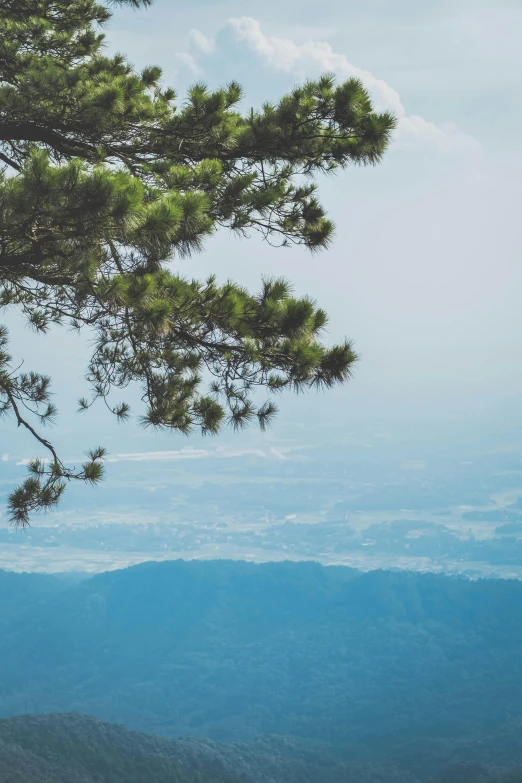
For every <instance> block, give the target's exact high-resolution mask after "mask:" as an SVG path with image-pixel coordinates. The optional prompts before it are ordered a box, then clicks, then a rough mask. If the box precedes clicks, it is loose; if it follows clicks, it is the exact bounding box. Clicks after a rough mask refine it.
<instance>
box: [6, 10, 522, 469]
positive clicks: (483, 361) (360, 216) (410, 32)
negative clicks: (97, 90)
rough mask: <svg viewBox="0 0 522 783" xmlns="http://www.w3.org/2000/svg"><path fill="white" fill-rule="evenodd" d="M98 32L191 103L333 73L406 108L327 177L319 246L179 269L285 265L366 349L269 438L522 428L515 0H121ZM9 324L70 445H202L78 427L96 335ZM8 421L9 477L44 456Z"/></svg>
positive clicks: (257, 250) (264, 93) (243, 444)
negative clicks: (377, 145)
mask: <svg viewBox="0 0 522 783" xmlns="http://www.w3.org/2000/svg"><path fill="white" fill-rule="evenodd" d="M106 33H107V48H108V50H109V51H122V52H124V53H126V54H128V55H129V57H130V59H131V61H132V62H133V63H134V64H135V65H136V66H137V67H139V68H141V67H143V66H145V65H150V64H159V65H160V66H162V68H163V73H164V81H165V83H168V84H169V85H171V86H174V87H175V89H176V90H177V93H178V95H179V99H180V100H183V95H184V93H185V91H186V89H187V87H188V86H189V85H190V84H191V83H194V81H205V82H207V83H208V84H209V85H210V86H211V87H217V86H219V85H221V84H223V83H226V82H227V81H229V80H231V79H234V80H238V81H240V82H241V83H242V85H243V87H244V91H245V99H244V108H245V110H247V109H248V108H249V106H250V105H259V104H260V103H261V102H262V101H263V100H274V99H276V98H277V97H278V96H279V95H280V94H282V93H284V92H285V91H287V90H289V89H291V88H292V87H293V86H294V85H295V84H297V83H299V82H300V81H302V80H304V79H306V78H309V77H312V78H313V77H317V76H319V75H320V74H321V73H323V72H325V71H329V72H333V73H335V74H336V76H337V77H338V78H339V79H340V80H342V79H344V78H348V77H350V76H353V75H355V76H358V77H359V78H361V79H362V80H363V82H364V83H365V84H366V86H367V87H368V89H369V90H370V93H371V95H372V97H373V99H374V102H375V105H376V106H377V107H378V108H386V109H391V110H392V111H394V112H395V114H396V115H397V117H398V119H399V123H398V129H397V132H396V134H395V137H394V140H393V144H392V146H391V148H390V150H389V152H388V153H387V155H386V157H385V159H384V161H383V162H382V163H381V164H380V165H379V166H377V167H375V168H359V169H348V170H346V171H344V172H342V173H341V174H339V175H338V176H337V177H335V178H329V179H327V180H323V181H320V193H321V198H322V200H323V202H324V203H325V204H326V206H327V208H328V211H329V213H330V215H331V216H332V218H333V219H334V221H335V223H336V226H337V229H336V236H335V241H334V243H333V245H332V247H331V249H330V250H328V251H327V252H323V253H322V254H321V255H314V256H311V255H310V254H308V253H307V252H306V251H305V250H303V249H296V248H294V249H288V250H277V249H274V248H271V247H269V246H267V245H266V244H264V243H263V242H261V241H260V240H259V239H258V238H256V237H254V238H252V239H250V240H248V241H245V240H238V239H236V238H231V237H230V236H228V235H226V234H219V235H217V236H216V237H214V238H212V239H211V240H209V241H208V243H207V246H206V248H205V251H204V252H203V253H202V254H201V255H200V256H198V257H195V258H193V259H191V260H189V261H187V260H185V261H183V262H175V265H176V266H179V269H180V271H181V272H182V273H183V274H186V275H187V276H190V277H201V278H202V277H205V276H207V275H208V274H210V273H215V274H216V275H217V277H218V279H220V280H226V279H228V278H232V279H235V280H237V281H240V282H241V283H243V284H245V285H247V286H248V287H249V288H252V289H255V288H256V287H257V286H258V285H259V281H260V279H261V277H262V276H266V275H283V276H285V277H287V278H289V279H290V280H291V281H292V282H293V284H294V286H295V289H296V291H297V292H298V293H300V294H311V295H312V296H313V297H314V298H316V300H317V301H318V303H319V304H320V305H321V306H323V307H324V308H325V309H326V310H327V312H328V313H329V316H330V328H329V335H328V338H329V339H331V341H332V342H333V341H335V340H338V339H339V338H343V337H345V336H347V337H349V338H351V339H353V340H354V343H355V346H356V348H357V350H358V352H359V353H360V354H361V361H360V363H359V365H358V367H357V371H356V374H355V377H354V379H353V381H352V382H351V383H350V384H349V385H348V386H347V387H345V388H342V389H339V390H336V391H334V392H331V393H328V395H327V396H323V395H321V396H319V397H318V396H317V395H315V394H314V395H311V396H304V397H302V398H297V399H296V398H292V397H286V398H285V399H284V401H283V403H282V405H281V413H280V416H279V419H278V421H277V422H276V424H275V425H274V429H273V431H272V433H271V434H270V435H269V436H267V437H268V438H269V439H271V441H270V442H275V441H278V440H279V441H283V440H284V439H285V438H287V437H288V432H289V431H290V430H291V431H292V432H293V433H294V435H293V436H292V437H295V432H299V433H301V434H300V435H299V437H300V438H301V439H302V443H303V444H307V445H310V444H313V443H314V442H316V440H317V439H319V438H320V433H321V432H322V431H324V430H326V429H328V428H332V427H334V428H337V429H338V430H339V432H345V431H352V430H354V429H357V428H359V427H360V428H362V429H364V428H367V429H368V431H372V432H375V431H382V432H392V431H394V428H395V429H397V427H399V425H400V428H402V429H403V430H404V429H405V428H406V429H408V431H409V432H411V434H412V437H422V438H424V439H425V440H427V441H428V440H430V439H436V438H437V433H438V432H440V427H441V426H442V423H445V426H446V429H445V430H444V431H445V432H448V433H452V437H454V438H457V439H458V438H459V437H461V435H460V434H459V433H461V428H462V425H463V423H464V424H465V425H466V427H467V430H466V431H467V432H469V431H470V430H473V429H475V430H479V431H484V432H485V431H486V430H488V431H489V430H492V429H493V430H494V429H495V427H497V426H498V427H499V428H500V429H502V431H504V430H506V429H507V430H509V427H510V426H512V425H513V426H514V427H518V425H519V424H520V412H519V411H520V396H521V391H522V362H521V361H520V360H521V345H522V328H521V327H522V309H521V308H520V291H521V285H522V263H521V259H520V254H521V247H522V242H521V238H522V237H521V234H522V229H521V225H522V221H520V219H519V215H518V212H519V210H520V204H521V203H522V199H521V195H522V193H521V190H522V184H521V183H522V152H521V149H520V138H521V135H522V134H521V131H522V68H521V65H522V49H521V48H520V35H521V33H522V8H521V7H520V4H519V3H518V2H515V0H513V2H502V1H499V0H495V1H493V0H487V1H483V2H480V0H469V2H464V1H456V0H452V1H451V2H449V0H447V2H446V1H443V0H425V1H424V2H422V3H418V2H413V0H400V1H398V2H389V1H388V2H384V0H371V1H370V2H365V3H361V2H358V3H355V2H353V0H348V2H346V0H343V2H341V1H340V0H323V1H322V2H320V3H318V2H299V3H297V2H294V1H293V0H285V3H280V2H277V3H276V2H275V0H265V2H264V3H262V4H260V3H254V2H251V0H241V2H240V1H239V0H231V1H230V2H215V0H212V2H210V1H208V2H207V1H206V0H183V1H182V2H175V1H174V0H156V2H155V4H154V5H153V7H152V8H150V9H148V10H140V11H131V10H129V9H118V10H117V11H116V12H115V15H114V18H113V20H112V22H111V23H110V25H109V26H108V28H107V31H106ZM2 320H3V321H5V322H7V323H8V324H9V327H10V329H11V333H12V337H13V349H14V350H13V352H14V355H15V356H21V357H23V358H24V361H25V366H26V367H29V366H31V367H35V369H39V370H42V369H43V370H44V371H47V372H49V374H51V375H52V377H53V380H54V388H55V390H56V396H57V402H58V406H59V409H60V412H61V416H60V418H59V423H58V425H57V427H56V428H55V430H54V432H53V433H52V435H53V438H54V440H55V442H57V443H58V445H60V446H61V448H62V451H63V453H65V454H67V456H71V457H73V456H77V454H78V452H81V451H83V450H84V447H85V448H87V447H88V446H91V445H96V444H97V443H98V442H103V443H104V445H107V447H108V448H109V450H110V451H111V452H112V453H113V454H127V453H163V452H168V451H172V450H178V449H182V448H194V449H198V448H201V447H202V446H201V438H200V437H199V436H196V435H194V436H191V437H190V438H189V439H188V440H186V439H182V438H181V436H179V437H178V436H169V435H162V434H156V435H152V434H150V433H144V432H143V430H141V429H139V428H138V427H137V426H136V425H135V424H133V423H131V424H130V425H129V426H127V427H125V428H122V427H121V426H117V425H116V424H114V423H113V422H111V421H109V420H108V418H107V416H106V415H105V414H104V412H103V411H102V410H101V409H99V410H98V412H97V413H91V414H89V415H88V416H87V417H86V418H83V419H80V418H79V417H77V416H76V414H75V413H74V411H75V409H76V400H77V399H78V397H80V396H82V393H83V386H82V372H83V368H84V366H85V363H86V360H87V357H88V344H87V342H86V341H85V340H84V341H83V342H82V341H81V340H78V338H76V337H73V336H71V335H66V334H63V333H61V332H59V331H54V332H52V333H51V335H50V336H49V337H46V338H43V339H42V338H41V337H37V336H33V335H31V334H30V333H29V332H28V331H27V329H26V328H25V327H24V326H23V325H21V324H20V323H19V322H18V321H17V319H16V317H15V316H14V315H10V314H7V315H5V316H3V315H2ZM132 401H133V402H136V403H138V400H137V399H136V400H132ZM135 412H136V413H137V414H138V413H139V408H138V407H136V410H135ZM448 422H450V423H451V424H452V427H450V428H449V429H448V427H447V424H448ZM2 427H3V429H2V432H1V433H0V458H1V459H2V460H3V461H2V462H0V470H2V466H4V468H5V469H7V466H9V467H10V468H13V469H14V467H15V466H16V465H17V463H20V462H22V461H23V460H24V459H25V458H27V457H29V456H32V455H33V454H34V453H36V450H35V448H34V444H32V443H31V441H30V440H29V438H25V436H24V435H20V433H19V432H17V431H16V430H15V428H14V426H12V425H10V424H5V425H4V424H2ZM292 428H293V430H292ZM463 437H464V436H463ZM256 438H257V439H258V441H259V438H260V436H257V435H255V434H253V433H248V434H244V435H240V436H231V435H230V434H225V435H224V436H223V438H222V440H221V441H220V443H221V444H223V446H227V447H228V444H236V445H235V448H238V449H241V448H247V447H248V444H250V443H251V442H253V441H255V440H256ZM258 441H256V442H258ZM205 447H206V446H205ZM217 447H218V446H216V444H214V447H213V448H217ZM19 467H20V469H21V466H19ZM9 476H10V478H9V482H10V481H11V472H10V473H9Z"/></svg>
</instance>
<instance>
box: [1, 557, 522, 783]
mask: <svg viewBox="0 0 522 783" xmlns="http://www.w3.org/2000/svg"><path fill="white" fill-rule="evenodd" d="M0 630H1V632H2V633H1V637H0V714H1V715H3V716H5V717H6V718H7V717H10V716H13V715H17V714H18V715H20V714H27V713H57V712H58V713H63V712H77V713H86V714H90V715H94V716H96V717H97V718H100V719H103V720H107V721H110V722H117V723H121V724H124V725H125V726H127V727H128V728H132V729H139V730H143V731H148V732H151V733H154V734H157V735H164V736H170V737H180V736H192V737H200V738H205V741H207V740H212V741H214V742H216V741H221V742H225V743H229V744H230V743H241V746H242V747H243V748H244V747H245V746H247V747H248V748H249V749H250V750H249V751H248V752H251V750H252V743H254V745H255V747H256V748H257V750H256V752H259V747H260V745H259V744H260V743H261V744H263V743H265V745H263V747H265V749H266V747H267V746H266V743H268V747H269V748H270V753H272V755H274V754H275V756H276V757H277V755H278V753H279V751H277V753H275V751H274V748H275V747H278V748H279V747H281V744H280V743H281V742H282V741H283V740H282V739H281V738H284V742H285V743H287V744H288V743H290V747H292V748H293V749H294V750H293V751H292V752H293V754H294V755H293V758H294V759H297V758H300V757H301V758H302V755H301V756H300V755H299V754H303V753H305V751H306V750H308V751H310V752H313V757H314V758H315V759H318V758H321V759H323V761H321V765H322V766H321V768H322V769H328V765H331V764H334V763H335V764H341V765H345V766H344V767H342V769H343V770H344V771H343V773H342V774H343V775H345V777H342V778H339V777H337V778H335V777H333V778H326V779H328V780H330V779H331V780H332V781H334V783H337V781H338V780H339V781H344V780H351V778H348V777H346V775H347V774H348V772H347V771H346V770H352V769H353V768H354V766H353V765H356V764H362V765H366V764H368V763H371V764H372V765H373V768H372V772H371V774H372V775H374V778H375V774H381V773H380V771H379V770H382V769H385V770H386V775H388V777H385V778H382V780H383V783H388V781H389V780H395V779H396V778H393V777H392V778H390V777H389V776H390V775H394V774H395V772H394V771H393V770H400V775H402V777H399V779H400V780H401V781H408V780H420V779H423V780H425V779H427V778H429V777H430V776H433V775H436V774H439V772H440V771H441V770H442V769H444V768H447V767H448V765H453V764H460V763H472V762H473V763H478V764H482V765H487V764H490V765H496V766H498V767H507V766H509V765H511V764H521V765H522V583H519V582H516V581H497V580H483V581H476V582H472V581H468V580H466V579H463V578H450V577H444V576H435V575H429V574H427V575H421V574H412V573H406V572H381V571H376V572H371V573H368V574H362V573H360V572H358V571H354V570H351V569H345V568H338V567H329V568H326V567H322V566H320V565H317V564H314V563H301V564H295V563H281V564H265V565H253V564H247V563H241V562H237V563H232V562H219V561H215V562H183V561H175V562H167V563H149V564H144V565H141V566H136V567H133V568H129V569H126V570H124V571H116V572H110V573H105V574H102V575H99V576H96V577H94V578H91V579H87V580H85V581H83V582H80V583H79V584H72V585H71V584H69V583H68V582H67V581H64V580H58V579H53V578H51V577H46V576H37V575H17V574H10V573H6V572H3V573H0ZM23 720H28V719H23ZM35 720H36V719H34V718H33V719H31V721H33V723H31V725H33V726H34V725H35V724H34V721H35ZM42 720H43V721H44V724H42V725H44V726H45V725H48V724H46V723H45V721H49V720H51V719H50V718H45V719H43V718H42ZM53 720H58V718H56V719H53ZM60 720H65V718H63V719H62V718H61V719H60ZM67 720H71V719H67ZM75 720H80V718H77V719H75ZM81 720H83V719H81ZM8 725H9V726H11V725H22V726H23V725H25V724H24V723H23V721H22V723H20V724H16V722H14V723H13V722H12V721H8V722H7V723H4V724H3V726H4V727H5V726H8ZM38 725H39V724H38ZM52 725H53V726H54V725H55V724H54V723H53V724H52ZM60 725H61V724H60ZM74 725H76V724H74ZM96 726H98V724H96ZM98 729H99V726H98V728H97V729H96V730H97V731H98ZM39 730H40V729H38V731H39ZM46 730H47V729H46ZM54 730H55V729H53V731H54ZM100 730H101V729H100ZM107 731H109V730H108V729H107ZM2 736H3V735H2ZM158 742H159V740H158ZM274 743H275V744H274ZM278 743H279V744H278ZM191 747H192V745H191ZM198 747H199V745H198ZM205 747H207V746H205ZM208 747H210V745H208ZM212 747H213V746H212ZM285 747H288V745H287V746H285ZM241 752H243V751H241ZM245 752H246V751H245ZM252 752H253V751H252ZM286 753H287V751H286V750H285V753H284V754H283V753H282V755H283V756H284V757H285V758H286ZM326 759H328V761H326ZM334 759H335V760H336V761H335V762H334V761H333V760H334ZM285 763H286V762H285ZM310 764H311V762H310ZM346 765H348V766H346ZM264 766H265V767H266V763H265V764H264ZM294 767H296V768H298V764H297V761H294ZM236 768H239V767H236ZM241 769H242V767H241ZM364 769H365V770H366V769H367V768H366V767H364ZM459 769H461V768H459ZM376 770H377V771H376ZM82 774H83V773H82ZM245 774H246V773H245ZM332 774H333V773H332ZM336 774H337V773H336ZM350 774H351V773H350ZM358 774H359V773H358ZM365 774H366V772H365ZM459 774H460V773H459ZM303 775H304V773H303ZM303 775H302V776H301V780H303V781H304V780H306V777H304V776H303ZM374 778H370V779H371V780H372V781H373V779H374ZM22 779H23V778H22ZM43 779H44V780H46V779H45V778H43ZM84 779H85V781H90V778H88V777H87V778H79V780H82V783H83V780H84ZM113 779H114V780H115V781H119V780H120V778H118V777H114V778H110V780H111V781H112V780H113ZM257 779H259V778H257ZM273 779H274V780H277V776H276V775H275V776H274V777H273ZM316 779H317V780H319V777H317V775H316ZM360 779H361V780H364V778H360ZM0 780H1V777H0ZM13 780H17V779H16V778H13ZM49 780H53V778H49ZM71 780H74V778H71ZM122 780H125V781H127V778H122ZM129 780H131V778H129ZM140 780H141V779H140ZM158 780H161V778H158ZM173 780H177V779H176V778H173ZM179 780H180V781H182V780H183V778H179ZM202 780H203V779H202ZM232 780H235V779H234V778H231V781H232ZM358 780H359V779H358ZM67 783H69V779H67Z"/></svg>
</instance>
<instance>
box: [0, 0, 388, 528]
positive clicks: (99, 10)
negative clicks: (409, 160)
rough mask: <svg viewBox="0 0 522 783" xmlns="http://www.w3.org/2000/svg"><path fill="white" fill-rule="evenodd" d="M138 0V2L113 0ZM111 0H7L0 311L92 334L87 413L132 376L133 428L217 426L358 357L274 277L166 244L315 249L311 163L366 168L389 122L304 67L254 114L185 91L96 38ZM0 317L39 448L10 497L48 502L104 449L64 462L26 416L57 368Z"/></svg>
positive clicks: (360, 91)
mask: <svg viewBox="0 0 522 783" xmlns="http://www.w3.org/2000/svg"><path fill="white" fill-rule="evenodd" d="M120 4H126V5H131V6H135V7H138V6H146V5H149V2H148V0H121V3H120ZM110 15H111V12H110V7H108V4H107V3H96V2H94V0H0V25H1V30H2V32H1V34H0V36H1V37H0V161H1V162H2V165H3V170H2V171H1V173H0V306H1V307H16V308H18V309H19V310H21V311H22V312H23V314H24V316H25V317H26V318H27V319H28V322H29V323H30V325H31V326H32V327H34V329H36V330H37V331H39V332H46V331H47V330H48V328H49V327H50V325H52V324H62V325H64V326H70V327H73V328H74V329H77V330H89V331H90V334H91V337H93V338H94V340H93V341H94V348H93V353H92V358H91V360H90V362H89V365H88V368H87V371H86V382H87V384H88V393H87V394H86V396H85V397H84V398H83V399H81V400H80V402H79V407H80V410H86V409H88V408H90V407H91V406H92V405H93V404H94V403H95V402H96V401H97V400H100V399H101V400H103V401H104V402H105V403H106V404H107V405H108V406H109V407H110V409H111V410H112V412H113V413H114V415H115V416H117V417H118V418H119V419H120V420H124V419H126V418H128V416H129V412H130V411H129V405H128V404H127V403H126V402H116V403H115V402H114V399H113V395H112V394H111V393H112V392H114V391H115V390H124V389H126V388H128V387H129V385H131V384H134V383H138V384H139V385H140V386H141V388H142V390H143V402H144V412H143V416H142V420H143V423H144V424H146V425H150V426H152V427H158V428H165V429H170V430H176V431H180V432H183V433H188V432H190V431H192V430H193V429H197V428H199V429H200V430H201V432H203V433H216V432H217V431H218V430H219V429H220V427H221V426H222V425H223V424H227V423H228V424H231V425H232V426H233V427H235V428H240V427H243V426H244V425H246V424H247V423H249V422H250V421H252V420H257V421H258V422H259V424H260V426H261V427H265V426H266V425H267V423H268V422H269V421H270V418H271V417H272V415H273V414H274V412H275V410H276V409H275V405H274V403H273V401H272V396H271V394H270V395H269V398H268V401H266V402H263V403H261V404H259V403H258V402H257V399H258V397H257V395H256V394H255V392H256V389H258V388H261V389H265V390H266V391H267V392H269V393H275V392H280V391H282V390H284V389H291V390H294V391H299V390H303V389H307V388H311V387H331V386H333V385H334V384H337V383H341V382H344V381H345V380H347V379H348V378H349V377H350V375H351V371H352V368H353V364H354V362H355V361H356V358H357V357H356V354H355V351H354V349H353V346H352V344H351V343H350V342H349V341H346V342H344V343H343V344H340V345H335V346H333V347H328V346H326V345H324V343H323V342H322V332H323V330H324V327H325V325H326V322H327V317H326V314H325V312H324V311H323V310H321V309H320V308H319V307H318V306H317V305H316V303H315V302H314V301H313V300H312V299H310V298H307V297H305V298H296V297H295V296H294V295H293V293H292V288H291V285H289V284H288V283H287V282H286V281H285V280H282V279H270V280H264V281H263V284H262V287H261V290H260V291H259V292H257V293H255V294H253V293H251V292H249V291H247V290H245V289H244V288H242V287H241V286H239V285H237V284H235V283H234V282H228V283H226V284H224V285H223V284H218V283H217V281H216V279H215V278H210V279H209V280H206V281H204V282H200V281H196V280H187V279H185V278H183V277H181V276H180V275H179V274H177V273H176V271H175V269H174V268H173V266H172V261H173V260H174V259H176V257H178V258H179V257H183V256H188V255H190V254H191V253H194V252H199V251H200V250H201V249H202V248H203V246H204V243H205V240H206V239H207V238H208V237H210V236H211V235H212V234H213V233H214V232H216V231H217V230H218V229H219V228H226V229H229V230H231V231H233V232H236V233H238V234H241V235H244V236H249V235H251V234H252V232H260V233H261V235H262V236H263V237H264V238H265V239H266V240H267V241H269V242H270V243H271V244H274V243H275V244H279V245H282V246H286V245H290V244H300V245H304V246H306V247H307V248H309V249H310V250H311V251H316V250H320V249H321V248H325V247H327V246H328V243H329V241H330V239H331V237H332V232H333V225H332V223H331V221H330V220H328V218H327V216H326V214H325V211H324V209H323V208H322V206H321V204H320V202H319V201H318V198H317V195H316V182H315V178H316V175H318V174H320V173H324V172H331V171H334V170H335V169H337V168H343V167H345V166H347V165H349V164H375V163H377V162H378V161H379V160H380V159H381V157H382V155H383V153H384V152H385V150H386V148H387V145H388V143H389V140H390V135H391V132H392V130H393V128H394V125H395V119H394V117H393V116H392V115H391V114H389V113H386V112H384V113H377V112H376V111H374V109H373V106H372V103H371V100H370V97H369V95H368V93H367V92H366V90H365V89H364V87H363V85H362V84H361V82H360V81H358V80H357V79H349V80H348V81H346V82H344V83H342V84H337V83H336V81H335V79H334V78H333V77H332V76H331V75H325V76H323V77H321V78H320V79H319V80H317V81H309V82H307V83H305V84H303V85H302V86H299V87H297V88H295V89H294V90H293V91H292V92H291V93H290V94H288V95H285V96H283V97H282V98H281V99H280V100H279V102H277V103H274V104H269V103H266V104H264V105H263V106H262V108H261V109H259V110H254V109H252V110H249V111H246V112H244V111H241V109H240V107H239V104H240V102H241V99H242V93H241V88H240V87H239V85H238V84H236V83H231V84H229V85H228V86H226V87H224V88H223V89H219V90H216V91H211V90H209V89H208V88H207V87H206V86H205V85H203V84H195V85H194V86H193V87H192V88H191V89H190V90H189V92H188V95H187V96H186V98H185V99H184V100H182V101H180V102H178V101H177V98H176V94H175V92H174V91H173V90H172V89H170V88H164V86H163V85H162V81H161V70H160V68H158V67H148V68H145V69H144V70H143V71H141V72H137V71H136V69H134V68H133V66H132V65H131V64H130V63H129V62H128V61H127V59H126V58H125V57H124V56H122V55H119V54H118V55H115V56H111V57H110V56H107V54H106V53H105V52H104V35H103V32H102V28H103V25H104V24H105V23H106V22H107V21H108V20H109V18H110ZM19 370H20V358H13V357H11V356H10V354H9V345H8V333H7V330H6V329H5V328H4V327H1V328H0V413H3V414H7V415H11V416H14V418H15V421H16V423H17V424H18V426H20V427H23V428H26V429H27V430H29V432H30V433H31V434H32V435H33V436H34V437H35V438H36V440H37V441H39V443H40V445H41V446H43V447H45V449H46V450H47V451H48V454H49V456H48V459H36V460H34V461H33V462H32V463H31V464H30V466H29V471H30V475H29V477H28V478H27V479H26V481H25V482H24V483H23V485H22V486H20V487H19V488H17V489H16V490H14V491H13V493H12V494H11V496H10V499H9V507H10V514H11V519H12V521H13V522H14V523H15V524H19V525H24V524H27V523H28V521H29V518H30V514H31V513H32V512H33V511H35V510H38V509H48V508H51V507H53V506H55V505H56V504H57V503H58V502H59V499H60V497H61V495H62V493H63V491H64V489H65V487H66V484H67V482H68V481H70V480H72V479H81V480H85V481H88V482H96V481H98V480H99V479H100V478H101V475H102V472H103V466H102V462H103V456H104V451H103V449H101V448H100V449H96V450H94V451H93V452H91V453H90V454H89V456H88V458H87V461H86V462H85V463H84V464H83V465H82V466H80V467H79V468H78V469H70V468H69V467H67V466H66V465H65V464H64V462H63V460H62V458H61V457H60V455H59V454H58V453H57V452H56V450H55V448H54V447H53V445H52V443H51V442H50V441H49V440H48V439H47V438H46V437H45V436H44V435H43V434H42V431H41V430H40V429H39V427H41V426H42V425H45V424H46V423H47V422H49V421H51V420H52V419H53V418H54V417H55V415H56V409H55V406H54V405H53V403H52V401H51V399H52V398H51V388H50V379H49V378H48V377H47V376H46V375H45V374H42V373H41V372H32V371H24V372H23V373H20V371H19Z"/></svg>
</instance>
